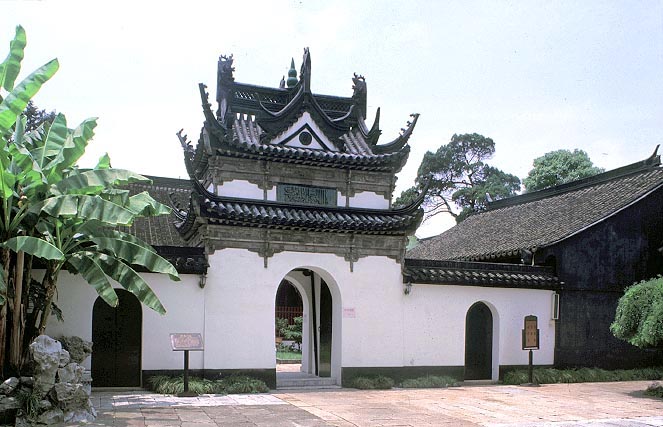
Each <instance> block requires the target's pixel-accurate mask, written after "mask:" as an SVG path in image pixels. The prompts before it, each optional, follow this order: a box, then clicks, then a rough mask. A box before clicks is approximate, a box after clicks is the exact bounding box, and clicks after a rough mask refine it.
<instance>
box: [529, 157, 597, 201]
mask: <svg viewBox="0 0 663 427" xmlns="http://www.w3.org/2000/svg"><path fill="white" fill-rule="evenodd" d="M601 172H603V169H601V168H599V167H596V166H594V164H593V163H592V161H591V160H590V159H589V156H588V155H587V153H586V152H584V151H583V150H578V149H575V150H573V151H570V150H556V151H551V152H549V153H546V154H544V155H543V156H541V157H537V158H536V159H534V168H533V169H532V170H531V171H529V174H528V175H527V177H526V178H525V179H523V184H524V185H525V190H526V191H527V192H530V191H537V190H543V189H544V188H549V187H554V186H555V185H559V184H564V183H567V182H571V181H575V180H577V179H582V178H587V177H589V176H592V175H596V174H597V173H601Z"/></svg>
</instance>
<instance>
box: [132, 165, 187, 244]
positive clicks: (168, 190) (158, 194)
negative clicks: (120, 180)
mask: <svg viewBox="0 0 663 427" xmlns="http://www.w3.org/2000/svg"><path fill="white" fill-rule="evenodd" d="M147 178H150V179H151V180H152V184H151V185H149V184H142V183H133V184H130V185H129V186H128V188H129V189H130V190H131V194H136V193H140V192H142V191H147V192H149V193H150V196H152V197H153V198H154V199H155V200H156V201H158V202H160V203H163V204H164V205H166V206H171V205H172V203H171V200H172V201H173V202H175V203H177V204H179V205H181V206H182V207H184V208H186V207H188V205H189V196H190V195H191V191H192V190H193V187H192V186H191V181H190V180H188V179H177V178H165V177H158V176H147ZM175 220H176V217H175V215H174V214H170V215H161V216H155V217H147V218H137V219H136V220H135V221H134V223H133V224H132V225H131V227H123V231H126V232H128V233H131V234H133V235H134V236H136V237H138V238H139V239H141V240H143V241H144V242H146V243H148V244H150V245H152V246H170V247H173V246H178V247H184V246H189V245H188V244H187V242H186V241H185V240H184V239H183V238H182V237H181V236H180V233H179V232H178V231H177V230H176V229H175V227H174V226H173V223H174V222H175Z"/></svg>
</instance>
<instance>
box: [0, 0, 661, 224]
mask: <svg viewBox="0 0 663 427" xmlns="http://www.w3.org/2000/svg"><path fill="white" fill-rule="evenodd" d="M0 11H1V12H2V13H0V46H3V49H4V52H6V51H7V49H8V42H9V40H10V39H11V37H12V36H13V32H14V26H15V25H16V24H21V25H23V26H24V28H25V29H26V31H27V35H28V47H27V51H26V59H25V61H24V68H23V70H24V74H23V75H27V73H28V72H30V71H32V70H33V69H34V68H36V67H38V66H39V65H41V64H43V63H44V62H46V61H47V60H49V59H51V58H52V57H58V58H59V60H60V63H61V68H60V71H59V72H58V74H57V75H56V76H55V77H54V78H53V79H52V80H51V81H50V82H49V83H47V85H46V86H45V87H44V89H42V91H41V92H40V93H39V94H38V95H37V97H36V102H37V104H38V105H39V106H40V107H42V108H48V109H56V110H58V111H59V112H63V113H65V114H66V115H67V117H68V119H69V121H70V124H71V125H72V126H73V125H74V124H77V123H78V122H80V121H81V120H83V119H84V118H86V117H89V116H97V117H99V118H100V119H99V127H98V128H97V136H96V138H95V141H94V142H93V144H92V145H91V146H90V148H89V150H88V151H89V154H88V155H87V157H86V159H85V161H86V162H88V164H92V163H94V161H95V160H96V158H98V157H99V156H100V155H101V154H103V153H104V152H108V153H109V154H110V156H111V159H112V164H113V166H114V167H118V168H126V169H131V170H133V171H136V172H140V173H143V174H151V175H164V176H173V177H185V176H186V171H185V169H184V166H183V163H182V157H181V149H180V147H179V143H178V140H177V137H176V136H175V132H177V131H178V130H179V129H181V128H184V130H185V133H187V134H188V135H189V136H190V139H193V140H196V139H197V136H198V133H199V131H200V126H201V124H202V120H203V116H202V112H201V108H200V99H199V96H198V89H197V84H198V83H199V82H204V83H206V84H208V86H209V90H210V93H212V94H213V93H214V92H215V90H216V82H215V77H216V61H217V58H218V55H219V54H222V53H224V54H230V53H233V54H234V57H235V68H236V72H235V77H236V80H238V81H241V82H246V83H254V84H261V85H268V86H277V85H278V83H279V81H280V79H281V76H282V75H284V74H286V73H287V70H288V67H289V65H290V58H292V57H294V59H295V63H296V64H297V68H299V63H300V61H301V55H302V51H303V48H304V47H305V46H308V47H310V50H311V58H312V88H313V90H314V91H315V92H318V93H326V94H332V95H341V96H349V95H351V93H352V82H351V77H352V73H353V72H356V73H358V74H362V75H364V76H365V77H366V81H367V84H368V103H369V109H370V111H369V117H372V116H371V114H372V112H373V111H374V110H375V108H377V107H382V108H381V112H382V117H381V128H382V130H383V137H382V138H383V139H384V141H387V140H389V139H391V138H393V137H395V136H396V135H397V133H398V131H399V129H400V128H401V127H402V126H403V125H404V124H405V122H406V121H407V120H408V118H409V117H408V116H409V114H410V113H414V112H418V113H420V114H421V118H420V120H419V123H418V124H417V128H416V130H415V133H414V136H413V137H412V139H411V145H412V152H411V156H410V160H409V162H408V165H407V166H406V168H405V169H404V170H403V171H402V172H401V173H400V174H399V188H398V189H397V194H398V193H400V190H402V189H405V188H407V187H408V186H409V185H411V184H412V182H413V179H414V176H415V175H416V170H417V167H418V165H419V162H420V161H421V158H422V156H423V154H424V153H425V152H426V151H427V150H435V149H437V148H438V147H439V146H440V145H441V144H444V143H447V142H448V141H449V139H450V138H451V135H453V134H454V133H470V132H477V133H480V134H483V135H485V136H489V137H491V138H493V139H494V140H495V143H496V154H495V156H494V158H493V159H492V164H493V165H495V166H497V167H499V168H501V169H503V170H505V171H507V172H510V173H513V174H515V175H518V176H520V177H521V178H522V177H524V176H526V175H527V172H528V171H529V169H531V165H532V160H533V159H534V158H535V157H538V156H540V155H542V154H544V153H546V152H548V151H551V150H554V149H559V148H569V149H574V148H580V149H583V150H585V151H587V152H588V153H589V155H590V157H591V158H592V160H593V161H594V163H595V164H597V165H598V166H601V167H604V168H607V169H611V168H614V167H618V166H620V165H623V164H627V163H631V162H634V161H637V160H640V159H642V158H645V157H647V156H648V155H649V154H651V152H652V151H653V150H654V147H655V146H656V145H657V144H659V143H661V142H663V2H661V1H636V2H626V1H609V2H604V1H583V2H577V1H573V2H564V1H555V2H550V1H545V2H544V1H541V2H538V1H526V2H523V1H490V2H480V1H479V2H474V1H457V2H443V1H439V2H432V1H412V2H404V1H366V2H356V1H333V2H312V1H265V2H261V1H254V2H251V3H250V4H248V3H242V2H225V1H215V2H195V1H192V2H186V3H184V2H180V3H179V4H178V5H175V6H170V5H168V4H167V3H166V2H138V1H133V2H105V1H104V2H101V1H99V2H95V1H88V2H75V1H66V2H65V1H60V2H55V1H27V2H11V1H9V2H3V3H2V4H0ZM4 54H5V53H1V52H0V55H4ZM452 223H453V222H452V221H450V220H449V219H448V218H447V219H443V220H437V221H433V222H432V223H431V224H427V225H426V226H424V227H422V229H421V230H420V231H419V232H418V234H419V235H421V236H423V235H429V234H435V233H439V232H440V231H442V229H443V228H445V227H448V226H449V225H450V224H452Z"/></svg>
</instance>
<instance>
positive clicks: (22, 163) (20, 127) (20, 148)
mask: <svg viewBox="0 0 663 427" xmlns="http://www.w3.org/2000/svg"><path fill="white" fill-rule="evenodd" d="M25 126H26V118H25V116H21V117H20V119H18V120H16V127H15V129H14V141H13V143H12V144H8V145H7V149H8V151H9V154H10V155H11V157H12V161H13V162H14V163H15V164H16V165H17V166H18V168H19V169H20V172H19V173H18V175H17V177H16V179H17V180H18V181H19V182H20V183H21V190H22V191H23V193H24V194H26V195H27V194H29V193H30V192H31V190H32V189H34V188H35V187H38V186H41V185H42V184H45V182H44V181H45V180H44V177H43V174H42V173H41V168H40V167H39V165H38V164H37V163H36V162H35V161H34V158H33V157H32V154H31V153H30V151H29V150H28V149H27V148H26V147H25V145H24V144H23V142H24V140H25ZM28 197H29V196H28Z"/></svg>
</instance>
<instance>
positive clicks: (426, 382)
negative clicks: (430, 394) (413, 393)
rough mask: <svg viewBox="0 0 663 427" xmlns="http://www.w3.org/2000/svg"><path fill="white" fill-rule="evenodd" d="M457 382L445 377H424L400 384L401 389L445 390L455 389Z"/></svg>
mask: <svg viewBox="0 0 663 427" xmlns="http://www.w3.org/2000/svg"><path fill="white" fill-rule="evenodd" d="M457 386H458V380H456V379H455V378H453V377H449V376H446V375H442V376H438V375H426V376H425V377H419V378H411V379H407V380H404V381H403V382H402V383H401V387H403V388H446V387H457Z"/></svg>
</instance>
